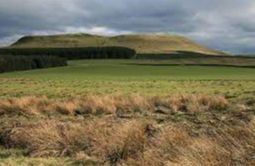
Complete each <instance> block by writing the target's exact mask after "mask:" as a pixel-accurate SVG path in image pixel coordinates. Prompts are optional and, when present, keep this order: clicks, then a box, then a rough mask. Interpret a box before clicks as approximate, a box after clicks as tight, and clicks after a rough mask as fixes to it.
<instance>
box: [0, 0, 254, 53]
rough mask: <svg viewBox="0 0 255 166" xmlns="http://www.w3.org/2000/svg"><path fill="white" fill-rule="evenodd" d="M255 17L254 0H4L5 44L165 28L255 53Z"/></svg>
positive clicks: (0, 5)
mask: <svg viewBox="0 0 255 166" xmlns="http://www.w3.org/2000/svg"><path fill="white" fill-rule="evenodd" d="M254 17H255V2H253V1H251V0H250V1H248V0H247V1H246V0H224V1H222V0H189V1H187V0H157V1H155V0H139V1H138V0H107V1H106V0H44V1H41V0H8V1H6V0H0V23H1V24H0V44H1V45H6V44H10V43H11V42H13V41H14V40H16V39H17V38H19V37H20V36H22V35H31V34H58V33H71V32H88V33H99V34H106V35H115V34H120V33H132V32H133V33H136V32H155V33H158V32H163V33H175V34H182V35H185V36H189V37H191V38H192V39H194V40H196V41H198V42H201V43H203V44H205V45H207V46H209V47H212V48H217V49H222V50H226V51H230V52H234V53H239V52H244V53H252V52H255V44H254V43H255V21H254V19H253V18H254Z"/></svg>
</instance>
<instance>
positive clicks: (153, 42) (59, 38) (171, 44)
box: [11, 34, 224, 55]
mask: <svg viewBox="0 0 255 166" xmlns="http://www.w3.org/2000/svg"><path fill="white" fill-rule="evenodd" d="M102 46H122V47H129V48H132V49H134V50H136V51H137V53H155V54H156V53H172V52H176V51H190V52H199V53H205V54H212V55H215V54H218V55H221V54H224V53H222V52H219V51H215V50H212V49H209V48H206V47H204V46H202V45H199V44H197V43H195V42H193V41H191V40H190V39H187V38H185V37H181V36H176V35H174V36H173V35H120V36H114V37H106V36H98V35H90V34H67V35H54V36H26V37H23V38H21V39H19V40H18V41H17V42H15V43H14V44H13V45H11V47H15V48H44V47H45V48H48V47H102Z"/></svg>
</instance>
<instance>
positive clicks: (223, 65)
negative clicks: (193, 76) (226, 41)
mask: <svg viewBox="0 0 255 166" xmlns="http://www.w3.org/2000/svg"><path fill="white" fill-rule="evenodd" d="M124 64H125V65H134V66H207V67H238V68H255V66H253V65H251V66H249V65H227V64H175V63H173V64H171V63H165V64H160V63H124Z"/></svg>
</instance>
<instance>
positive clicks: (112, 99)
mask: <svg viewBox="0 0 255 166" xmlns="http://www.w3.org/2000/svg"><path fill="white" fill-rule="evenodd" d="M227 107H228V101H227V100H226V99H225V98H224V97H222V96H206V95H186V96H185V95H181V96H166V97H143V96H139V95H136V96H129V97H126V96H87V97H83V98H75V99H68V100H62V101H54V100H50V99H48V98H46V97H43V98H38V97H24V98H19V99H9V100H1V101H0V115H1V114H14V115H19V114H21V115H22V114H25V115H38V114H54V113H60V114H63V115H88V114H93V115H98V114H122V113H130V112H132V113H134V112H136V113H137V112H138V113H148V112H155V111H157V110H161V111H162V113H171V112H177V111H182V112H201V111H211V110H223V109H226V108H227Z"/></svg>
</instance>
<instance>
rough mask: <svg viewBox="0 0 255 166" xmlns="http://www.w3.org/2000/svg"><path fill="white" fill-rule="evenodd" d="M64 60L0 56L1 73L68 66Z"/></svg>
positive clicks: (49, 57)
mask: <svg viewBox="0 0 255 166" xmlns="http://www.w3.org/2000/svg"><path fill="white" fill-rule="evenodd" d="M66 65H67V61H66V60H65V59H64V58H60V57H55V56H11V55H1V56H0V73H3V72H10V71H19V70H31V69H41V68H49V67H57V66H66Z"/></svg>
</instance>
